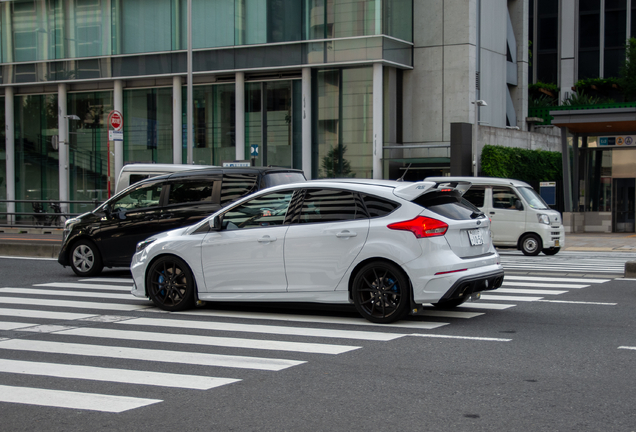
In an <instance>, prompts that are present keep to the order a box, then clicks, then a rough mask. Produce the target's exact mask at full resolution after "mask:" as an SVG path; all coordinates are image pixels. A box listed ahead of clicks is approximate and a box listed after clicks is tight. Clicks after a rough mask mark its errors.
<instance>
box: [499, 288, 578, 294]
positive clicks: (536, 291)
mask: <svg viewBox="0 0 636 432" xmlns="http://www.w3.org/2000/svg"><path fill="white" fill-rule="evenodd" d="M490 292H491V293H493V294H497V293H504V294H535V295H559V294H565V293H566V292H567V291H558V290H540V289H521V288H497V289H496V290H494V291H490Z"/></svg>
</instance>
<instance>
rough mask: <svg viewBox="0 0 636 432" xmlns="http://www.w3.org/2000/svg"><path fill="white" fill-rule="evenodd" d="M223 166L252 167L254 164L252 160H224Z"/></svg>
mask: <svg viewBox="0 0 636 432" xmlns="http://www.w3.org/2000/svg"><path fill="white" fill-rule="evenodd" d="M222 166H223V167H250V166H252V162H250V161H234V162H223V164H222Z"/></svg>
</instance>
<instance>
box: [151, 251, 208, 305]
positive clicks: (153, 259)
mask: <svg viewBox="0 0 636 432" xmlns="http://www.w3.org/2000/svg"><path fill="white" fill-rule="evenodd" d="M164 257H175V258H179V259H180V260H181V261H183V262H184V263H185V264H186V265H187V266H188V269H189V270H190V273H191V274H192V281H193V282H194V301H195V303H196V302H198V301H199V291H198V287H199V284H198V283H197V275H196V273H195V272H194V270H192V266H191V265H190V263H189V262H188V261H186V260H185V259H184V258H183V257H180V256H179V255H177V254H174V253H170V252H164V253H161V254H159V255H156V256H154V257H152V259H151V260H150V261H149V262H148V264H146V267H145V269H144V294H146V296H148V272H149V271H150V269H151V268H152V266H153V264H154V263H155V262H156V261H158V260H159V259H161V258H164Z"/></svg>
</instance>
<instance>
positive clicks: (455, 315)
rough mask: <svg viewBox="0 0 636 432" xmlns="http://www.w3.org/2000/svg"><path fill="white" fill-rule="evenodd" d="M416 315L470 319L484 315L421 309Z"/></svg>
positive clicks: (480, 313)
mask: <svg viewBox="0 0 636 432" xmlns="http://www.w3.org/2000/svg"><path fill="white" fill-rule="evenodd" d="M417 315H424V316H431V317H443V318H462V319H470V318H475V317H478V316H480V315H484V313H483V312H460V311H448V310H442V309H422V311H421V312H418V313H417Z"/></svg>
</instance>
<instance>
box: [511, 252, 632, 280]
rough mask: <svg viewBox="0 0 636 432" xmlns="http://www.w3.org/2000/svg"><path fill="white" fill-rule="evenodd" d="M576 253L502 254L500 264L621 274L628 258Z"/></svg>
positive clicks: (527, 269)
mask: <svg viewBox="0 0 636 432" xmlns="http://www.w3.org/2000/svg"><path fill="white" fill-rule="evenodd" d="M588 256H589V255H587V256H582V255H578V254H567V253H559V254H557V255H552V256H547V255H538V256H533V257H527V256H524V255H520V254H502V255H501V264H502V265H503V267H504V269H505V270H511V271H523V272H550V273H564V274H572V273H581V274H594V273H598V274H611V275H618V274H623V273H624V271H625V262H626V261H629V258H626V257H623V256H622V255H621V254H613V255H612V256H604V257H603V256H600V257H595V258H589V257H588Z"/></svg>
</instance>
